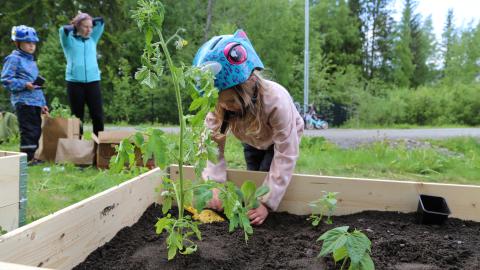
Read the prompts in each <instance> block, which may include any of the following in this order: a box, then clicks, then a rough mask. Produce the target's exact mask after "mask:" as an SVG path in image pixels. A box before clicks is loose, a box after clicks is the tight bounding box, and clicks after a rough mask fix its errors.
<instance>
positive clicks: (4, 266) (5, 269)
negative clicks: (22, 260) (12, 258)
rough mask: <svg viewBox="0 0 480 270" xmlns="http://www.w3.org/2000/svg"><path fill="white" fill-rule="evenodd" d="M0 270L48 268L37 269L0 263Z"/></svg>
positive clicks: (44, 269)
mask: <svg viewBox="0 0 480 270" xmlns="http://www.w3.org/2000/svg"><path fill="white" fill-rule="evenodd" d="M0 269H1V270H49V268H38V267H32V266H27V265H21V264H14V263H5V262H0Z"/></svg>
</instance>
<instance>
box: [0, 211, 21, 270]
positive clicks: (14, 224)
mask: <svg viewBox="0 0 480 270" xmlns="http://www.w3.org/2000/svg"><path fill="white" fill-rule="evenodd" d="M19 219H20V216H19V204H18V202H17V203H14V204H11V205H6V206H2V207H0V226H1V227H2V229H3V230H6V231H13V230H15V229H16V228H18V221H19ZM1 269H2V268H0V270H1Z"/></svg>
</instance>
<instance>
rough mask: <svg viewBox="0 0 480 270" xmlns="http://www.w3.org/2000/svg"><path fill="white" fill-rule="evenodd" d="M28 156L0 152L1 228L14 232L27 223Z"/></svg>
mask: <svg viewBox="0 0 480 270" xmlns="http://www.w3.org/2000/svg"><path fill="white" fill-rule="evenodd" d="M26 167H27V155H26V154H25V153H17V152H8V151H0V226H1V227H2V228H3V229H5V230H7V231H13V230H14V229H16V228H18V227H19V226H21V225H23V224H24V223H25V209H26V202H27V200H26V195H27V173H26Z"/></svg>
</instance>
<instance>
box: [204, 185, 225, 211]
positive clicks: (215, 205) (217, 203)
mask: <svg viewBox="0 0 480 270" xmlns="http://www.w3.org/2000/svg"><path fill="white" fill-rule="evenodd" d="M219 192H220V190H218V188H214V189H212V193H213V194H212V199H211V200H210V201H209V202H208V203H207V207H208V208H211V209H213V210H217V211H222V210H223V207H222V201H221V200H220V199H219V198H218V193H219Z"/></svg>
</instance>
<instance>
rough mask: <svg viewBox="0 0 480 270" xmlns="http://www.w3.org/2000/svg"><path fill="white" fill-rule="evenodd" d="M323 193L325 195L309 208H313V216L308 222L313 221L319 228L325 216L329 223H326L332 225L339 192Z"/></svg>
mask: <svg viewBox="0 0 480 270" xmlns="http://www.w3.org/2000/svg"><path fill="white" fill-rule="evenodd" d="M322 192H323V193H324V194H323V196H322V197H321V198H320V199H318V200H316V201H313V202H311V203H310V204H309V206H310V207H311V208H312V214H311V215H310V217H309V218H308V220H311V221H312V225H313V226H318V224H320V221H321V220H322V218H323V217H324V216H327V221H325V223H327V224H332V223H333V221H332V215H333V213H334V212H335V209H336V208H337V194H338V192H326V191H322Z"/></svg>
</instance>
